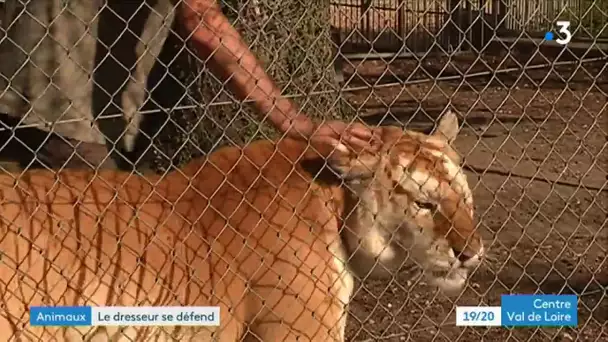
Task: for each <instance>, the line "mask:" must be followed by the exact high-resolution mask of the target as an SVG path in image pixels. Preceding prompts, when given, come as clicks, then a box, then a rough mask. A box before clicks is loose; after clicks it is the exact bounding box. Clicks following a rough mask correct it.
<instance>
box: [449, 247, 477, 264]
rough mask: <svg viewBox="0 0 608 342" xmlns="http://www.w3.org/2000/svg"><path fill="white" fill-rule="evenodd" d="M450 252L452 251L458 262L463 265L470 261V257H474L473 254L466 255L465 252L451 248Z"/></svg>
mask: <svg viewBox="0 0 608 342" xmlns="http://www.w3.org/2000/svg"><path fill="white" fill-rule="evenodd" d="M452 251H454V255H455V256H456V257H457V258H458V260H460V261H461V262H463V263H464V262H466V261H468V260H470V259H471V258H472V257H474V256H475V255H473V254H471V255H468V254H467V253H466V252H463V251H459V250H457V249H456V248H452Z"/></svg>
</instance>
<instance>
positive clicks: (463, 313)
mask: <svg viewBox="0 0 608 342" xmlns="http://www.w3.org/2000/svg"><path fill="white" fill-rule="evenodd" d="M501 320H502V319H501V308H500V306H457V307H456V326H461V327H462V326H478V327H497V326H500V325H501Z"/></svg>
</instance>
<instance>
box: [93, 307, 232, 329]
mask: <svg viewBox="0 0 608 342" xmlns="http://www.w3.org/2000/svg"><path fill="white" fill-rule="evenodd" d="M91 325H93V326H159V325H162V326H176V325H181V326H188V325H189V326H219V325H220V308H219V307H180V306H162V307H158V306H157V307H154V306H148V307H103V306H94V307H92V312H91Z"/></svg>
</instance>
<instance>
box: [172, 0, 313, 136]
mask: <svg viewBox="0 0 608 342" xmlns="http://www.w3.org/2000/svg"><path fill="white" fill-rule="evenodd" d="M178 13H179V14H178V20H181V24H182V26H183V28H184V29H185V31H186V32H185V34H186V38H187V39H190V41H191V42H192V43H193V45H194V47H195V49H196V50H197V52H198V54H199V56H200V57H201V58H203V59H205V60H208V63H209V67H211V69H212V71H214V73H215V74H216V75H218V76H220V77H223V78H224V80H226V79H230V81H229V83H228V86H229V87H230V90H231V91H232V92H234V94H235V95H236V96H237V97H238V98H239V99H240V100H246V99H251V100H253V102H254V106H255V108H256V109H257V111H258V112H259V113H260V115H262V116H266V115H268V119H269V120H270V122H271V123H272V124H273V125H274V126H275V127H276V128H277V129H279V130H281V131H282V132H290V133H293V132H292V129H293V126H292V123H295V128H296V129H297V130H298V131H300V132H302V133H303V134H304V135H310V134H312V131H313V130H314V124H313V122H312V120H310V119H309V118H307V117H306V116H305V115H303V114H300V115H298V109H297V108H296V106H295V104H294V103H293V101H291V100H289V99H286V98H283V97H281V90H280V89H279V88H278V87H277V86H276V85H275V83H274V82H273V80H272V79H271V78H270V77H269V76H268V74H266V72H265V70H264V67H263V66H262V65H261V64H260V62H259V61H258V59H257V58H256V57H255V56H254V55H253V53H252V52H251V51H250V50H249V47H248V46H247V44H246V43H245V42H244V41H243V39H242V38H241V35H240V34H239V33H238V32H237V30H236V29H235V28H234V27H233V26H232V25H231V23H230V21H229V20H228V18H226V16H224V14H223V13H222V11H221V8H220V6H219V4H218V3H217V1H216V0H183V1H182V5H181V6H180V10H179V12H178ZM209 57H211V58H209ZM293 120H295V121H293ZM290 128H291V129H290Z"/></svg>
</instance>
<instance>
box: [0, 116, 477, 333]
mask: <svg viewBox="0 0 608 342" xmlns="http://www.w3.org/2000/svg"><path fill="white" fill-rule="evenodd" d="M457 130H458V123H457V120H456V117H455V116H454V115H453V114H451V113H448V114H447V115H445V116H444V117H443V118H442V120H441V122H440V124H439V126H438V129H437V130H436V133H434V134H433V135H431V136H426V135H423V134H421V133H415V132H404V131H402V130H400V129H399V128H396V127H386V128H384V133H383V137H382V139H383V142H384V145H383V147H382V151H381V153H379V154H376V155H371V154H362V155H360V156H359V157H345V156H337V155H334V156H333V157H332V158H329V162H328V167H326V168H320V166H321V165H323V163H322V161H323V160H322V159H320V158H319V155H318V154H317V153H316V152H315V151H314V149H313V148H310V147H307V144H306V143H302V142H297V141H292V140H283V141H280V142H278V143H273V142H270V141H257V142H254V143H252V144H250V145H248V146H247V147H245V148H243V149H239V148H235V147H228V148H223V149H220V150H218V151H217V152H215V153H213V154H211V155H210V156H209V157H208V159H206V160H198V161H193V162H192V163H190V164H189V165H188V166H186V167H184V168H183V169H181V170H179V171H174V172H172V173H170V174H168V175H167V176H165V177H164V178H155V177H148V178H143V177H140V176H135V175H130V174H127V173H120V172H112V171H110V172H106V171H104V172H99V173H98V174H95V173H93V172H85V171H63V172H61V173H59V174H58V175H56V174H55V173H53V172H51V171H31V172H27V173H24V174H22V175H21V176H20V177H18V178H16V176H11V175H2V176H0V191H1V200H2V203H1V205H0V211H1V212H0V217H1V218H2V221H1V225H0V252H1V260H0V291H2V302H1V304H0V305H1V308H2V309H1V310H0V341H10V340H13V341H38V340H40V341H83V340H86V341H149V340H150V341H167V340H175V341H213V340H217V341H237V340H241V339H245V340H248V341H255V340H261V341H268V342H275V341H283V340H285V341H295V340H296V338H297V337H299V339H298V340H299V341H307V340H314V341H343V340H344V331H345V325H346V312H345V311H346V310H347V304H348V302H349V300H350V297H351V294H352V292H353V287H354V282H353V279H354V277H355V276H361V275H366V274H368V273H370V272H372V271H373V272H372V273H375V274H378V275H382V273H383V272H387V271H389V272H394V271H396V269H397V268H398V267H399V265H401V264H402V263H403V262H404V260H405V258H406V256H407V255H412V256H413V257H414V258H415V260H416V261H417V262H418V263H419V264H420V265H421V266H422V268H423V269H424V270H425V271H426V274H427V276H428V279H429V280H430V281H432V283H434V284H435V285H436V286H438V287H440V288H441V289H443V290H445V291H447V292H457V291H460V290H461V289H462V288H463V287H464V286H465V283H466V278H467V277H468V276H469V272H470V269H471V268H473V267H475V265H476V264H477V263H478V262H479V260H480V258H481V256H482V254H483V246H482V240H481V239H480V236H479V235H478V234H477V233H476V232H475V231H474V230H475V223H474V220H473V203H472V197H471V191H470V189H469V186H468V185H467V181H466V178H465V177H464V176H463V175H462V174H461V173H459V168H458V166H457V165H458V163H459V159H458V156H457V154H456V153H455V152H454V150H453V149H452V148H451V147H450V142H451V141H452V140H453V139H454V137H455V135H456V132H457ZM315 170H317V171H319V174H317V173H316V171H315ZM332 172H333V173H334V174H335V175H337V177H336V176H334V177H332V176H331V173H332ZM315 177H317V178H319V180H317V181H313V178H315ZM351 256H352V258H351ZM346 260H350V261H349V262H346ZM376 260H378V263H376ZM374 268H375V270H373V269H374ZM30 305H48V306H50V305H53V306H55V305H91V306H182V305H183V306H186V305H187V306H209V305H217V306H220V308H221V318H220V320H221V324H220V326H219V327H216V328H209V327H123V328H122V329H119V328H117V327H107V328H105V327H79V328H58V327H52V328H40V327H31V326H30V325H29V314H28V307H29V306H30Z"/></svg>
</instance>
